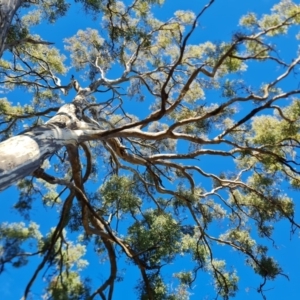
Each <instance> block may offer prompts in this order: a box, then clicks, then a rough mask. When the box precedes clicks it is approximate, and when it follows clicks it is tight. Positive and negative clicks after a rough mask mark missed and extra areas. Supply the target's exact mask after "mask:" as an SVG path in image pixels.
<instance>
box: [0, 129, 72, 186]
mask: <svg viewBox="0 0 300 300" xmlns="http://www.w3.org/2000/svg"><path fill="white" fill-rule="evenodd" d="M70 144H77V136H76V134H75V133H74V132H73V131H72V130H70V129H67V128H63V129H62V128H59V127H57V126H55V125H47V126H44V127H40V128H38V129H35V130H33V131H31V132H28V133H25V134H21V135H17V136H14V137H12V138H10V139H8V140H6V141H4V142H2V143H0V190H4V189H6V188H7V187H9V186H10V185H12V184H13V183H15V182H16V181H17V180H20V179H22V178H24V177H25V176H28V175H30V174H32V172H33V171H35V170H36V169H38V168H39V167H40V165H41V164H42V163H43V161H44V160H45V159H46V158H47V157H49V156H50V155H51V154H53V153H55V152H56V151H58V150H59V149H60V148H61V147H63V146H65V145H70Z"/></svg>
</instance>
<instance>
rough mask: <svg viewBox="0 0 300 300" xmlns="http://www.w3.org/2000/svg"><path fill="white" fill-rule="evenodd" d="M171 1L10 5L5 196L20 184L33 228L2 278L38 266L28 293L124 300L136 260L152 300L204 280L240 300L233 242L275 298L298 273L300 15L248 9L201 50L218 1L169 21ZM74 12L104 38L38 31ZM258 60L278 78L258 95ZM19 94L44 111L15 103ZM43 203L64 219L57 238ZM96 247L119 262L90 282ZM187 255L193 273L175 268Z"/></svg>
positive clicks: (5, 44) (292, 7) (14, 249)
mask: <svg viewBox="0 0 300 300" xmlns="http://www.w3.org/2000/svg"><path fill="white" fill-rule="evenodd" d="M2 2H3V1H2ZM76 2H81V4H80V5H81V6H76V5H78V4H76ZM163 2H164V1H162V0H160V1H159V0H158V1H154V0H152V1H151V0H148V1H142V0H135V1H133V2H132V3H129V1H123V2H121V1H113V0H110V1H100V0H82V1H75V2H70V3H68V2H66V1H63V0H41V1H8V2H7V3H6V4H4V2H3V3H1V7H0V8H1V20H0V21H1V23H0V24H1V34H2V36H0V38H1V51H2V52H3V51H4V52H3V53H4V54H3V56H2V59H1V60H0V76H1V77H0V80H1V85H2V90H3V92H5V93H6V98H2V99H1V100H0V113H1V115H0V133H1V138H2V142H1V143H0V157H1V158H0V189H2V190H3V189H6V188H7V187H8V186H10V185H12V184H13V183H16V182H17V183H16V184H17V188H18V192H19V196H18V199H17V202H16V203H15V204H14V208H15V209H16V210H17V211H18V212H19V213H20V214H21V216H23V217H24V218H25V220H24V221H25V223H22V222H18V223H2V224H1V226H0V238H1V248H0V255H1V256H0V272H1V273H4V271H5V270H6V268H7V266H8V265H12V266H13V267H23V266H24V265H26V264H27V263H28V261H29V260H30V259H31V258H33V259H34V257H35V256H37V257H39V264H38V266H37V268H36V269H35V271H34V272H33V274H32V275H31V276H30V277H29V278H28V284H27V286H26V287H25V290H24V298H28V297H29V295H30V292H31V290H32V288H33V285H34V283H36V281H38V280H39V278H40V276H41V275H40V274H41V273H42V272H43V274H44V275H43V279H44V282H45V286H44V291H43V293H44V295H43V296H44V297H45V298H46V299H48V298H49V299H89V298H91V299H93V298H96V297H97V296H98V298H99V297H100V299H112V298H113V295H114V290H115V288H116V287H117V282H118V281H120V280H121V279H122V267H121V266H120V262H122V261H123V260H124V259H126V261H127V263H128V264H129V265H130V268H137V269H138V270H139V274H140V281H138V282H137V283H136V288H137V293H138V297H139V298H140V299H188V298H189V296H190V292H191V291H192V288H193V285H194V284H196V282H197V276H199V273H201V271H204V272H206V273H208V274H209V275H210V276H211V278H212V279H213V284H214V287H215V292H216V295H220V296H221V297H223V298H224V299H228V298H229V297H231V296H234V295H235V294H236V292H237V290H238V281H239V275H238V270H236V269H235V268H234V267H232V266H227V265H226V261H225V260H224V259H222V255H218V253H220V250H218V249H219V247H220V246H226V248H229V249H233V250H235V251H236V252H238V253H241V254H242V255H243V256H244V258H245V261H246V264H247V265H248V267H249V268H252V269H253V271H254V272H255V273H256V274H257V275H258V276H260V277H261V278H262V281H261V284H260V285H259V286H258V292H259V293H261V294H262V296H263V297H265V294H264V288H265V285H266V283H267V281H268V280H274V279H275V278H277V276H278V275H283V276H286V275H285V274H284V273H283V271H282V269H281V267H280V266H279V264H278V263H277V262H276V260H275V259H274V258H273V257H272V256H271V255H270V254H269V252H270V249H269V248H270V246H272V245H274V244H275V243H276V241H275V240H274V239H273V230H274V227H275V225H276V223H277V222H278V221H280V220H282V219H284V220H287V221H288V222H289V224H290V225H291V232H293V233H294V232H296V231H297V230H298V228H299V224H298V223H297V221H296V220H295V218H294V216H295V212H296V210H295V202H294V201H293V200H292V199H291V197H290V196H289V194H288V192H289V189H290V188H295V189H298V188H299V186H300V181H299V171H298V165H299V163H298V161H297V158H298V147H299V142H298V141H299V115H300V102H299V100H298V99H297V95H298V94H299V93H300V90H299V87H298V82H297V80H295V77H296V76H297V72H298V68H299V61H300V56H299V54H298V53H292V54H293V57H291V52H288V53H287V54H286V53H283V52H282V51H280V49H277V47H276V43H277V44H280V43H279V42H278V41H279V40H280V38H284V36H287V35H288V34H289V35H288V36H289V37H291V36H293V39H295V35H296V33H295V28H297V27H298V26H299V23H300V6H299V5H297V4H295V3H293V2H292V1H287V0H283V1H281V2H279V3H278V4H277V5H275V6H274V7H273V8H272V11H271V13H269V14H268V15H262V16H259V15H256V14H254V13H248V14H247V15H244V16H242V17H241V19H240V26H239V27H238V31H236V32H235V33H233V35H232V38H231V40H227V41H222V42H216V41H214V38H213V37H211V40H210V41H202V40H201V39H200V40H199V39H197V36H198V35H199V34H200V33H201V27H199V26H198V27H197V24H199V22H201V19H202V18H203V17H204V15H205V14H209V12H210V10H212V8H213V6H214V5H218V3H217V2H216V3H214V2H215V1H213V0H211V1H209V2H208V3H207V4H206V5H204V6H203V7H202V8H200V9H199V11H195V12H193V11H183V10H178V11H176V12H174V14H173V16H172V17H170V18H169V19H163V20H160V19H159V18H157V17H156V14H158V15H159V9H163V8H160V7H161V5H162V4H163ZM156 4H159V6H155V5H156ZM74 7H81V8H83V9H84V11H85V14H87V15H88V16H89V18H96V20H97V22H98V23H99V20H101V27H98V29H92V28H87V29H80V30H79V31H78V32H77V33H76V34H75V35H74V36H72V37H66V39H65V40H64V43H65V49H63V48H62V47H59V48H60V49H58V48H56V47H55V45H53V42H56V43H57V44H58V45H60V43H61V41H48V38H47V35H46V33H45V32H44V30H41V32H42V33H43V34H44V35H43V37H40V36H39V35H37V34H36V33H35V34H34V30H38V29H32V28H35V27H34V26H37V25H39V24H41V26H45V25H44V21H45V20H47V21H48V22H50V23H51V22H58V21H57V18H58V17H60V16H64V15H66V17H68V16H72V14H70V15H68V12H69V10H72V8H74ZM4 13H5V14H4ZM3 16H7V17H5V18H4V17H3ZM8 16H9V17H8ZM81 18H82V19H84V18H85V16H84V15H83V14H82V15H81ZM47 26H50V25H49V24H48V25H47ZM36 28H38V27H36ZM296 37H297V36H296ZM258 64H260V65H259V66H260V70H262V69H263V68H268V69H270V70H273V71H272V73H271V74H268V77H266V79H265V82H263V83H261V85H260V86H259V87H255V85H253V79H252V80H251V78H249V76H248V77H247V72H250V71H249V69H251V68H252V67H257V65H258ZM71 69H72V70H71ZM72 74H74V75H72ZM109 78H115V79H109ZM63 82H66V83H65V84H64V83H63ZM20 89H21V90H22V91H23V94H22V97H25V96H24V95H25V93H24V91H26V95H27V93H28V95H30V97H31V101H28V102H26V103H25V101H24V100H23V99H22V103H21V104H17V103H14V102H13V100H12V99H11V98H12V97H16V96H17V97H20V93H19V92H18V90H20ZM74 91H75V96H74V97H73V95H74ZM69 94H70V96H68V95H69ZM72 94H73V95H72ZM220 96H221V97H220ZM27 98H28V97H27ZM71 99H72V100H71ZM26 176H29V177H26ZM37 202H39V203H42V204H43V205H44V206H45V207H52V208H53V210H55V211H56V212H58V214H59V219H58V222H57V224H56V226H55V227H53V228H50V227H51V226H49V228H48V230H47V232H46V233H44V232H43V231H42V230H40V229H39V226H38V224H37V223H36V222H34V221H33V217H32V211H33V210H34V207H35V205H37V204H36V203H37ZM38 206H40V209H42V207H41V205H38ZM29 219H30V220H31V222H28V220H29ZM93 250H94V255H95V256H97V257H100V258H103V259H105V260H106V263H104V265H105V266H107V265H108V270H106V269H104V270H103V274H105V276H106V274H107V277H106V279H105V280H103V282H101V283H99V281H98V280H97V279H95V278H84V276H81V274H83V272H82V273H81V271H82V270H83V269H84V268H85V267H87V260H85V259H84V255H85V253H86V251H91V252H93ZM224 251H226V250H224ZM89 255H92V254H89ZM182 256H183V257H184V259H186V261H187V260H188V261H189V263H188V264H187V265H186V264H185V267H181V266H180V267H179V269H178V268H176V269H175V270H172V268H171V267H170V266H171V264H173V263H174V264H175V265H176V262H178V261H180V259H181V257H182ZM219 256H220V257H219ZM90 257H91V256H89V260H90V261H91V259H90ZM123 263H124V262H123ZM123 263H121V265H122V266H123ZM186 266H188V267H186ZM94 267H95V266H94ZM45 272H46V273H45ZM166 273H168V274H173V277H174V278H176V284H175V285H174V286H173V285H171V284H170V279H169V278H170V277H169V276H170V275H166ZM4 274H5V273H4ZM125 276H126V275H125ZM97 284H98V287H96V288H95V286H96V285H97ZM197 284H198V285H199V284H200V285H201V284H203V283H202V282H201V281H200V283H199V282H198V283H197ZM196 296H197V298H199V297H202V295H200V294H197V295H196ZM203 296H204V295H203Z"/></svg>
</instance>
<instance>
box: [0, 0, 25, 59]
mask: <svg viewBox="0 0 300 300" xmlns="http://www.w3.org/2000/svg"><path fill="white" fill-rule="evenodd" d="M23 2H24V0H0V57H2V54H3V51H4V47H5V40H6V37H7V31H8V28H9V26H10V24H11V22H12V19H13V17H14V15H15V13H16V11H17V10H18V8H19V7H20V6H21V5H22V3H23Z"/></svg>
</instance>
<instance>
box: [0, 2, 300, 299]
mask: <svg viewBox="0 0 300 300" xmlns="http://www.w3.org/2000/svg"><path fill="white" fill-rule="evenodd" d="M275 3H277V1H274V0H261V1H253V0H243V1H240V0H226V1H225V0H216V1H215V3H214V5H213V6H212V7H211V8H210V9H209V10H208V11H207V12H206V14H205V15H204V16H203V18H202V19H200V22H199V25H198V28H197V30H196V32H195V34H194V36H193V38H192V39H191V41H192V42H193V43H200V42H205V41H208V40H210V41H212V42H215V41H221V40H224V41H229V40H230V37H231V34H232V33H235V32H236V31H238V30H239V27H238V25H237V24H238V20H239V18H240V16H241V15H243V14H245V13H247V12H249V11H254V12H255V13H257V14H261V13H264V12H266V13H268V12H269V9H270V7H271V6H272V5H273V4H275ZM205 4H206V1H202V0H201V1H195V0H185V1H181V0H166V3H165V6H164V7H163V8H162V9H159V8H156V9H155V10H154V11H155V13H156V15H157V16H158V17H159V18H162V19H168V18H169V17H171V16H172V12H173V11H175V10H177V9H189V10H193V11H194V12H198V11H199V10H200V9H201V8H202V7H203V5H205ZM70 18H71V20H72V21H70ZM79 20H80V21H79ZM99 23H100V20H99V19H98V20H95V21H94V22H92V21H91V20H90V19H89V18H87V17H85V16H84V14H82V13H81V8H80V6H79V5H76V6H74V7H72V9H71V10H70V12H69V15H68V16H67V17H66V18H61V19H60V20H59V21H58V22H57V23H55V24H53V25H44V26H41V27H38V28H36V29H34V31H36V33H39V34H40V35H41V36H42V37H43V39H44V40H47V41H51V42H55V44H56V46H57V47H58V48H61V47H62V42H63V39H64V38H67V37H70V36H72V35H74V34H75V33H76V32H77V30H78V29H85V28H86V27H94V28H97V26H99ZM294 34H295V32H293V33H291V34H289V35H287V36H286V37H283V38H282V39H281V40H280V41H278V43H280V44H279V48H280V49H281V53H282V55H286V57H289V56H291V57H292V56H294V55H295V52H296V51H297V48H298V45H297V43H296V42H295V40H294ZM276 72H279V71H278V70H274V69H272V68H271V66H269V67H267V68H266V67H263V65H253V66H250V67H249V72H248V73H247V75H246V76H247V78H248V79H249V80H251V82H252V84H253V85H256V86H257V87H258V86H260V84H261V83H262V82H264V81H267V80H269V79H270V78H274V77H276ZM73 73H74V74H76V72H75V71H74V70H71V71H70V73H68V75H67V77H66V79H65V80H66V81H67V80H68V78H69V76H70V74H73ZM278 74H279V73H278ZM111 75H112V76H113V74H111ZM75 76H76V75H75ZM285 84H286V85H289V86H291V87H292V86H294V85H295V84H298V83H295V82H290V81H289V82H286V83H285ZM72 96H74V91H72V92H71V93H70V95H69V96H68V98H66V101H71V99H72ZM208 97H212V98H214V99H210V98H208ZM26 99H30V95H23V94H21V93H18V94H15V95H14V99H13V101H15V102H18V101H19V102H21V103H23V101H26ZM218 99H219V96H218V95H216V94H211V95H208V96H207V98H206V100H207V101H211V102H217V101H218ZM128 109H130V110H131V111H132V112H137V111H138V109H139V108H138V109H137V108H136V106H135V104H134V103H130V104H129V105H128ZM245 109H246V108H244V109H243V108H241V110H240V111H241V113H243V111H245ZM205 167H206V168H207V170H209V171H216V168H217V167H218V168H220V169H221V168H229V167H230V166H229V165H228V164H227V163H226V162H223V161H220V164H218V166H217V167H216V164H214V165H213V164H207V166H205ZM288 193H289V194H290V195H292V196H293V197H294V199H295V201H296V202H297V200H298V197H299V196H298V193H296V192H292V191H288ZM0 200H1V201H2V206H1V210H0V222H12V221H20V220H21V219H20V218H19V216H18V215H17V214H16V212H14V211H13V210H12V206H13V204H14V203H15V202H16V200H17V195H16V191H15V188H14V187H12V188H10V189H8V190H6V191H5V192H3V193H1V196H0ZM36 202H37V201H36ZM296 205H297V203H296ZM297 214H298V216H299V215H300V213H299V211H298V212H297ZM32 219H33V220H34V221H35V222H37V223H39V224H40V225H41V231H42V232H43V233H45V232H47V230H48V229H49V228H50V227H53V226H55V224H56V223H57V220H58V219H57V214H56V213H55V212H54V211H52V210H51V209H50V208H44V207H41V205H39V204H38V203H36V204H35V209H34V211H33V213H32ZM274 239H275V240H277V241H278V243H277V245H278V249H271V253H274V256H275V257H276V258H277V259H278V261H279V263H280V264H281V266H282V268H283V270H284V271H285V273H286V274H287V275H288V276H289V277H290V281H288V280H287V279H286V278H284V277H279V278H278V279H277V280H276V281H274V282H270V283H268V285H267V286H266V289H269V291H268V292H266V296H267V297H268V299H271V300H277V299H278V300H279V299H289V300H293V299H295V300H296V299H298V297H297V296H298V295H299V294H300V279H299V276H298V272H299V269H300V260H299V253H300V241H299V237H298V235H297V234H296V235H294V236H293V239H290V227H289V225H288V224H287V223H286V222H281V223H280V224H279V225H278V227H277V228H276V229H275V233H274ZM216 252H217V254H218V255H219V256H220V257H222V258H224V259H226V261H227V263H228V265H231V264H237V266H238V269H239V276H240V291H239V292H238V294H237V297H236V298H235V299H238V300H243V299H251V300H256V299H261V296H260V295H259V294H258V293H257V292H256V288H257V286H258V285H259V283H260V282H261V280H260V278H258V277H256V276H253V275H254V274H253V271H251V270H250V269H249V268H246V267H244V258H243V257H242V256H241V255H238V254H237V253H236V252H234V251H233V250H228V249H226V248H221V249H220V248H218V249H216ZM85 258H86V259H88V260H90V267H89V268H88V269H87V271H86V273H89V276H90V277H92V278H95V279H96V280H95V282H94V283H95V284H98V282H101V280H104V279H105V276H103V275H102V274H103V272H104V273H105V272H106V271H105V269H106V266H105V265H101V264H99V262H98V259H97V258H95V257H92V256H86V257H85ZM37 264H38V260H36V259H34V260H33V262H32V263H31V264H29V265H28V266H27V267H25V268H21V269H11V268H8V269H7V270H6V272H5V273H4V274H3V275H2V276H0V295H2V296H3V297H4V298H3V299H7V300H10V299H12V300H13V299H20V297H21V296H22V293H23V291H24V288H25V286H26V284H27V280H28V278H30V277H31V274H32V272H33V270H34V269H35V267H36V266H37ZM188 264H189V258H186V259H184V258H183V259H181V260H179V261H177V263H176V264H174V265H171V266H168V268H169V269H172V270H173V269H174V270H175V269H176V270H179V269H184V268H186V266H188ZM122 268H126V273H125V274H126V275H125V276H124V281H123V282H120V283H117V285H116V290H115V297H114V299H136V294H135V293H134V290H133V288H132V287H133V286H134V285H135V279H136V278H137V276H138V275H139V274H138V271H137V270H136V269H133V268H132V267H130V266H129V265H127V264H126V263H125V262H124V261H123V262H122V264H121V267H120V269H122ZM41 274H43V272H42V273H41ZM168 276H170V275H168ZM40 279H41V278H40ZM97 281H98V282H97ZM173 282H174V283H175V281H174V279H173V278H172V277H170V287H171V286H172V283H173ZM32 291H33V299H41V298H40V293H41V286H40V285H39V283H38V281H37V283H36V284H35V285H34V286H33V290H32ZM191 293H192V294H193V295H192V296H191V299H205V297H206V296H207V297H208V298H206V299H212V298H213V296H214V294H213V290H212V288H211V285H210V282H209V279H208V276H207V274H205V273H199V277H198V280H197V282H196V283H195V285H194V288H193V290H192V291H191ZM125 294H126V298H124V295H125Z"/></svg>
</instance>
